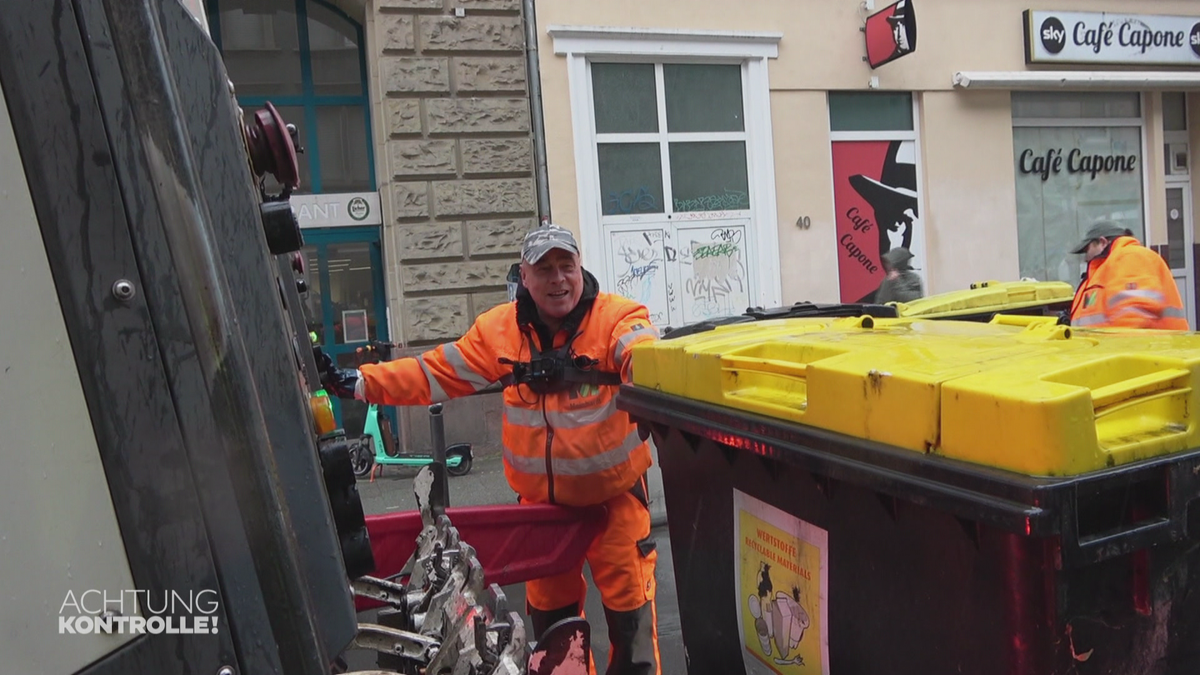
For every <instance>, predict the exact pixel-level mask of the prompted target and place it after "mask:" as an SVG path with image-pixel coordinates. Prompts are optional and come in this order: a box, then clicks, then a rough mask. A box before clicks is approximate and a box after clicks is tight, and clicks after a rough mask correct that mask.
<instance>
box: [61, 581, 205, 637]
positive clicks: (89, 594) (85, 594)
mask: <svg viewBox="0 0 1200 675" xmlns="http://www.w3.org/2000/svg"><path fill="white" fill-rule="evenodd" d="M217 598H218V596H217V592H216V591H215V590H212V589H206V590H200V591H186V592H182V593H181V592H177V591H166V592H159V593H150V592H148V591H144V590H125V591H119V592H116V593H114V592H111V591H108V590H97V589H91V590H86V591H82V592H80V593H76V592H75V591H73V590H71V591H67V595H66V597H65V598H63V601H62V605H61V606H60V607H59V610H58V632H59V634H60V635H93V634H106V635H112V634H118V635H120V634H123V635H147V634H149V635H162V634H169V635H209V634H213V633H218V632H220V626H219V625H218V618H219V617H217V616H216V613H217V610H218V609H219V608H220V604H219V603H218V601H217Z"/></svg>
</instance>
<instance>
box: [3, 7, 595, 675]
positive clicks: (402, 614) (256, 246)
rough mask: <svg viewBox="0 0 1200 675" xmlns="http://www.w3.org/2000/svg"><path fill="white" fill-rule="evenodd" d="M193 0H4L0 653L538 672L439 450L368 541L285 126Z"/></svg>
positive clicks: (93, 666) (82, 666) (544, 567)
mask: <svg viewBox="0 0 1200 675" xmlns="http://www.w3.org/2000/svg"><path fill="white" fill-rule="evenodd" d="M198 4H199V3H196V2H194V1H192V2H189V4H188V5H184V4H182V3H180V2H178V1H177V0H165V1H162V0H64V1H62V2H53V3H45V2H40V1H35V0H16V1H14V2H9V3H5V6H4V11H3V12H0V214H3V215H2V216H0V219H2V221H3V243H2V245H0V281H2V283H0V315H2V316H3V319H0V347H2V349H0V353H2V354H3V356H0V381H2V383H3V386H0V437H2V438H3V439H4V441H3V442H2V443H0V464H2V468H3V470H2V471H0V509H2V512H3V514H4V515H3V517H2V518H0V595H2V597H3V602H0V673H67V674H75V675H110V674H111V675H118V674H119V675H159V674H161V673H184V672H186V673H197V674H208V675H259V674H286V675H329V674H330V673H340V672H345V671H346V670H347V668H348V666H347V664H346V659H345V658H344V655H345V654H346V652H347V650H350V649H367V650H372V651H374V652H376V653H377V654H378V655H380V656H381V657H388V658H390V659H391V661H390V664H391V665H390V666H389V667H388V668H387V669H385V670H380V671H377V672H393V673H456V674H460V675H488V674H490V673H505V674H506V675H511V674H517V675H520V674H523V673H526V672H532V673H538V672H547V673H548V672H549V670H548V668H549V667H550V666H553V665H558V664H561V662H562V659H563V657H562V656H561V654H559V653H558V652H554V653H551V652H549V648H550V646H551V645H556V644H559V643H563V640H560V639H557V638H555V637H554V636H552V635H549V633H548V634H547V635H543V636H539V638H540V641H537V642H536V643H535V641H534V640H533V639H532V636H526V635H525V633H524V626H525V624H524V621H523V617H522V616H521V615H520V614H519V613H518V612H516V611H512V610H511V609H510V608H508V606H507V602H506V599H505V598H504V596H503V592H502V591H501V590H500V587H499V586H498V585H496V584H494V583H491V584H489V583H487V581H486V579H485V571H487V570H486V569H485V567H484V565H483V564H482V563H481V562H480V560H479V558H478V556H477V555H476V552H475V549H474V548H473V547H472V546H471V544H470V542H469V541H465V540H464V539H463V537H462V535H461V533H460V531H459V530H458V528H457V527H455V526H454V524H453V523H452V521H451V520H450V517H451V515H450V514H448V512H447V509H446V495H445V490H444V489H439V486H441V485H444V484H445V481H444V473H440V472H439V469H440V470H441V472H444V470H445V462H444V458H443V461H442V463H441V464H440V465H439V464H437V463H435V464H434V465H433V468H430V467H426V471H425V472H424V473H422V474H421V475H420V476H419V477H418V480H417V483H418V484H419V485H420V486H422V487H421V488H420V489H418V490H416V491H415V494H414V495H413V498H414V499H415V500H416V501H415V502H413V503H414V506H415V507H416V508H414V509H413V510H412V511H411V512H410V513H409V514H407V515H406V520H405V521H404V524H405V525H406V526H409V527H411V529H410V530H405V531H404V532H405V534H404V537H405V538H406V540H407V547H406V548H404V550H403V551H402V552H398V548H397V546H398V544H397V540H396V535H394V531H395V530H394V529H393V532H392V534H391V535H390V536H389V533H388V532H384V531H383V529H381V526H376V530H377V532H378V538H377V543H378V545H379V546H380V550H379V555H378V562H377V556H376V552H375V551H374V550H373V549H372V542H371V536H370V532H369V531H368V527H367V524H366V519H365V517H364V514H363V508H362V503H361V501H360V499H359V495H358V491H357V487H356V482H355V476H354V472H353V467H352V465H351V461H350V458H351V455H352V454H353V453H354V452H356V451H359V450H361V448H360V447H358V446H356V444H357V443H361V439H355V438H348V437H347V436H346V434H345V432H344V431H343V430H340V429H338V428H336V425H335V424H334V416H333V414H332V409H331V404H330V401H329V397H328V396H327V395H325V392H324V391H323V390H322V389H321V385H320V382H319V376H318V373H317V370H316V363H315V359H314V358H313V351H312V347H311V344H310V340H309V338H308V331H307V328H306V325H307V323H306V317H304V315H303V307H302V302H301V296H302V295H303V294H304V293H305V292H306V288H307V287H306V283H305V276H304V275H305V269H304V260H303V257H302V256H301V255H299V251H300V249H301V247H302V246H303V233H302V232H301V230H300V228H299V226H298V224H297V220H296V217H295V214H294V212H293V210H292V208H291V205H290V197H291V195H292V194H294V193H295V191H296V190H297V188H298V187H299V181H300V173H299V170H298V164H297V160H296V153H297V152H298V151H299V149H298V148H297V146H296V142H295V139H296V136H297V133H296V129H295V127H294V126H293V125H292V124H289V123H288V121H287V120H285V119H283V118H282V116H281V115H280V114H279V111H278V110H277V109H276V108H275V107H274V106H273V105H271V104H269V103H267V104H266V105H264V106H263V107H262V108H260V109H255V110H243V109H241V108H240V107H239V106H238V105H237V102H236V98H235V92H234V90H233V87H232V85H231V83H230V80H229V78H228V76H227V73H226V71H225V68H224V65H223V64H222V62H221V59H220V56H219V53H218V51H217V50H216V48H215V47H214V45H213V43H212V41H211V40H210V38H209V35H208V33H207V29H206V27H205V24H204V17H203V15H202V14H201V13H200V12H199V7H198ZM189 8H190V9H191V10H192V11H189ZM434 412H437V411H434ZM436 417H437V416H436V415H435V418H436ZM511 508H514V507H501V509H502V510H503V509H511ZM523 513H526V514H529V515H530V516H531V517H530V518H527V519H525V520H523V521H522V522H520V523H516V522H515V521H513V519H511V518H510V519H509V521H510V522H511V523H512V528H511V531H513V532H519V531H520V529H521V528H522V527H527V526H528V525H529V523H531V522H533V523H537V522H543V523H552V522H561V521H563V520H564V519H563V518H562V517H561V515H562V514H561V513H559V512H558V511H555V510H554V507H547V508H546V509H541V510H538V509H533V510H526V511H524V512H523ZM485 515H486V514H485ZM503 515H504V513H501V514H500V516H496V515H492V516H487V517H490V518H492V519H493V520H497V519H499V518H500V517H501V516H503ZM600 515H601V516H602V515H603V514H600ZM466 516H467V517H465V518H464V527H465V528H466V529H465V530H464V531H466V532H471V531H472V530H471V529H470V525H471V523H472V522H473V521H471V519H470V517H469V516H471V514H470V513H468V514H466ZM455 517H457V516H455ZM539 518H541V520H540V521H539ZM556 519H557V520H556ZM597 522H598V521H597V514H595V513H592V514H591V515H590V516H588V517H576V516H575V515H572V516H571V517H570V518H567V519H566V522H565V524H564V525H563V529H564V530H565V531H566V535H564V537H563V538H561V539H560V540H559V541H557V542H556V545H558V544H562V543H563V542H568V543H570V542H579V541H582V542H584V545H585V546H586V537H587V536H588V532H589V531H590V532H592V533H593V534H594V532H595V523H597ZM391 524H392V525H396V523H395V522H391ZM545 527H546V528H552V527H553V525H552V524H551V525H545ZM589 528H590V529H589ZM487 529H488V530H489V531H491V532H493V533H495V532H501V533H503V532H504V531H505V529H504V528H503V527H496V526H491V527H489V528H487ZM543 531H546V530H543ZM571 533H575V535H572V534H571ZM484 545H485V547H486V545H487V544H486V542H484ZM569 550H574V551H576V555H578V556H581V555H582V549H580V548H579V547H578V545H576V546H575V548H574V549H569ZM397 557H398V558H399V559H398V560H397V561H394V560H393V558H397ZM562 559H564V557H563V555H556V556H551V557H550V558H549V559H547V560H543V561H541V562H540V563H539V564H536V565H533V566H532V567H529V568H528V569H527V572H528V573H529V574H543V573H554V572H555V571H556V570H557V569H558V567H556V565H558V561H559V560H562ZM576 559H577V558H576ZM377 570H379V574H380V575H381V576H375V575H374V573H375V572H376V571H377ZM384 570H386V573H385V572H384ZM521 579H522V577H521V576H520V574H515V575H514V574H512V573H510V574H509V576H508V577H506V578H505V580H506V581H509V582H511V581H514V580H515V581H519V580H521ZM363 603H367V604H370V605H371V606H372V607H374V608H381V609H380V611H379V612H378V616H379V621H380V623H374V622H361V621H360V619H359V616H360V615H359V614H358V609H359V606H358V605H360V604H363ZM385 624H386V625H385ZM581 630H583V629H580V628H578V627H576V626H574V625H567V626H566V628H565V629H564V630H563V631H559V633H557V635H560V636H566V637H567V638H575V637H576V636H577V635H578V634H579V631H581ZM570 631H574V632H570ZM565 644H568V645H569V644H570V639H568V640H567V641H566V643H565ZM562 649H565V647H563V648H561V649H560V651H561V650H562ZM539 654H540V657H539V658H537V660H536V661H534V663H535V666H536V667H533V668H530V663H531V660H533V659H534V657H535V656H538V655H539ZM556 655H557V657H556ZM539 668H540V669H541V670H540V671H539Z"/></svg>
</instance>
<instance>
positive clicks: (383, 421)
mask: <svg viewBox="0 0 1200 675" xmlns="http://www.w3.org/2000/svg"><path fill="white" fill-rule="evenodd" d="M394 346H395V345H393V344H391V343H386V342H377V343H373V344H372V345H370V346H367V347H360V348H359V349H358V350H357V352H358V354H359V361H360V362H361V363H366V362H368V361H367V360H366V358H365V357H367V355H369V354H376V355H377V356H380V357H384V358H386V356H385V355H388V354H390V353H391V349H392V348H393V347H394ZM379 360H382V359H380V358H376V359H375V361H376V362H378V361H379ZM435 408H436V410H435ZM441 408H442V406H441V404H434V405H433V406H430V423H431V424H430V426H431V432H432V433H431V434H430V437H431V440H432V441H433V445H434V449H435V450H436V449H437V448H438V447H439V446H441V445H444V444H445V432H444V430H443V429H442V426H441V422H442V416H441ZM397 446H398V443H397V442H396V435H395V433H393V431H392V423H391V420H390V418H389V417H388V416H387V415H381V414H379V405H378V404H376V403H372V404H370V405H368V406H367V416H366V423H365V424H364V425H363V435H362V440H361V442H360V443H358V444H357V446H356V448H357V449H356V450H354V451H352V452H351V454H350V464H351V466H352V467H353V469H354V475H355V476H357V477H359V478H363V477H366V476H369V475H372V474H373V473H374V472H375V469H376V468H378V469H379V471H380V475H383V467H385V466H415V467H422V466H425V465H427V464H432V463H433V462H434V453H408V452H406V453H401V452H400V451H399V448H398V447H397ZM445 457H446V473H448V474H449V475H451V476H465V475H467V473H469V472H470V471H471V463H472V460H473V459H474V457H473V455H472V454H471V444H470V443H455V444H454V445H451V446H447V447H446V452H445Z"/></svg>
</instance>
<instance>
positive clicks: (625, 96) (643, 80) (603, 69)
mask: <svg viewBox="0 0 1200 675" xmlns="http://www.w3.org/2000/svg"><path fill="white" fill-rule="evenodd" d="M592 97H593V98H594V99H595V106H596V133H599V134H614V133H654V132H657V131H658V94H657V91H656V89H655V85H654V64H651V63H593V64H592Z"/></svg>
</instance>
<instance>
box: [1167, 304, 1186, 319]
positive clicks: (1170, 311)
mask: <svg viewBox="0 0 1200 675" xmlns="http://www.w3.org/2000/svg"><path fill="white" fill-rule="evenodd" d="M1162 315H1163V316H1164V317H1168V318H1171V319H1186V318H1187V312H1185V311H1183V310H1182V309H1180V308H1178V307H1167V308H1165V309H1163V313H1162Z"/></svg>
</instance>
